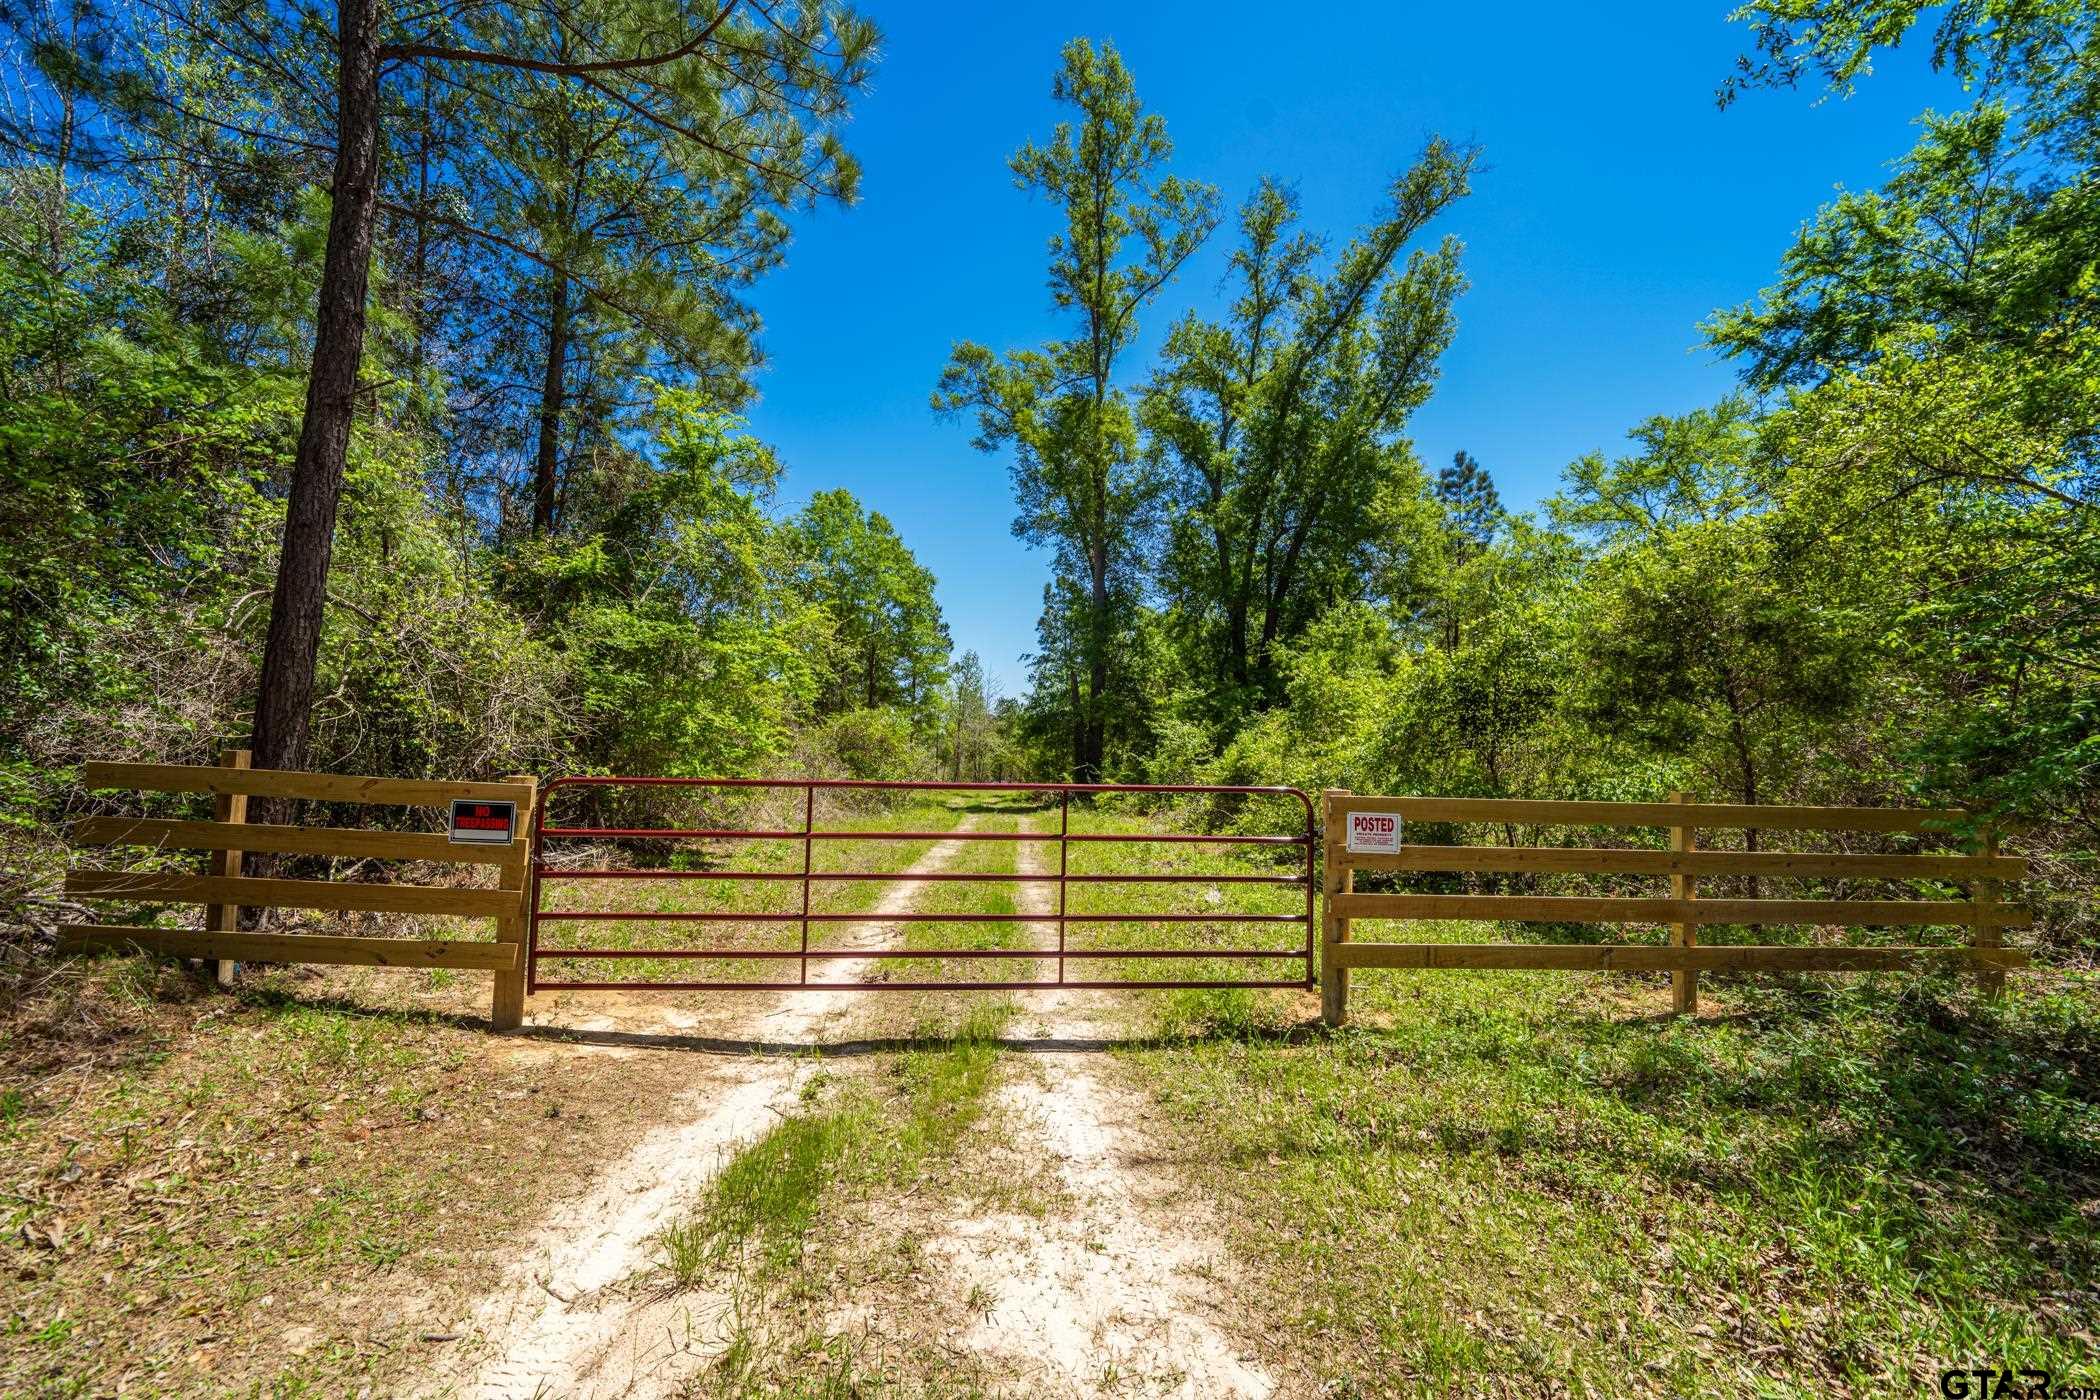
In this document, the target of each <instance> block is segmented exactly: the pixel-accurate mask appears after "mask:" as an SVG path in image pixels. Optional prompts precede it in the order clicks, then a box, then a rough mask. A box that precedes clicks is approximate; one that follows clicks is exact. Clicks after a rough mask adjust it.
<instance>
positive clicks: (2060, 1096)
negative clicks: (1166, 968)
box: [1133, 929, 2100, 1394]
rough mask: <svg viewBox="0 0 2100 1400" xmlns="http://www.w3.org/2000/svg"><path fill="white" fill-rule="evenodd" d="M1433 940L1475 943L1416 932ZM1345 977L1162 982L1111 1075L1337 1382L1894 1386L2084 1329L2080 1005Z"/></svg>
mask: <svg viewBox="0 0 2100 1400" xmlns="http://www.w3.org/2000/svg"><path fill="white" fill-rule="evenodd" d="M1451 932H1452V934H1453V936H1456V937H1477V934H1476V933H1474V932H1473V931H1471V930H1459V929H1454V930H1451ZM1712 983H1713V984H1714V985H1712V986H1711V987H1710V989H1709V990H1710V991H1711V993H1712V994H1711V996H1710V997H1709V1001H1710V1002H1711V1003H1712V1005H1711V1007H1710V1010H1709V1014H1707V1015H1705V1016H1702V1017H1699V1018H1697V1019H1691V1020H1681V1021H1679V1020H1669V1019H1665V1018H1662V1017H1660V1016H1658V1015H1656V1014H1655V1013H1656V1012H1657V1011H1658V1010H1659V1009H1660V1008H1661V1007H1662V1006H1664V1005H1665V1004H1666V1002H1665V1001H1664V1000H1662V998H1664V997H1666V993H1665V992H1662V991H1659V990H1656V989H1655V988H1647V989H1645V990H1643V989H1641V988H1640V987H1639V984H1627V983H1624V982H1618V983H1613V982H1607V981H1604V980H1602V979H1575V978H1565V977H1541V976H1535V975H1527V974H1523V973H1501V974H1494V973H1433V974H1415V975H1385V976H1380V975H1369V976H1363V975H1360V976H1359V978H1358V985H1357V989H1356V991H1355V992H1354V994H1353V996H1354V999H1355V1001H1356V1003H1357V1004H1358V1005H1359V1006H1361V1007H1362V1008H1364V1010H1363V1012H1362V1013H1361V1014H1360V1015H1359V1016H1358V1019H1357V1024H1356V1025H1355V1026H1354V1027H1352V1028H1351V1029H1350V1030H1348V1031H1346V1032H1343V1033H1340V1034H1337V1035H1333V1036H1324V1035H1312V1036H1309V1035H1308V1034H1307V1033H1306V1032H1305V1030H1304V1026H1303V1022H1302V1019H1301V1018H1302V1016H1303V1015H1304V1013H1305V1011H1306V1010H1307V1009H1308V1008H1306V1007H1304V1006H1301V1005H1297V1004H1295V1003H1294V1002H1290V1001H1281V1000H1278V1001H1270V1002H1266V1003H1255V1004H1254V1005H1253V1006H1252V1007H1250V1006H1248V1005H1246V1004H1244V1003H1241V1002H1239V1001H1237V999H1231V998H1215V997H1213V996H1211V995H1209V994H1191V995H1190V996H1189V997H1187V998H1177V999H1175V1000H1173V1001H1169V1002H1167V1003H1165V1004H1163V1005H1162V1007H1161V1008H1160V1010H1161V1013H1162V1014H1161V1016H1160V1019H1159V1030H1160V1032H1161V1037H1160V1040H1159V1041H1158V1042H1157V1043H1156V1044H1155V1045H1154V1046H1153V1047H1151V1048H1146V1049H1143V1050H1140V1051H1138V1052H1135V1054H1134V1056H1133V1059H1134V1062H1135V1063H1136V1065H1137V1066H1139V1067H1140V1069H1141V1070H1142V1071H1143V1073H1145V1074H1146V1075H1147V1076H1148V1077H1149V1079H1150V1081H1151V1083H1152V1085H1153V1089H1154V1092H1155V1093H1156V1094H1157V1096H1158V1097H1159V1099H1160V1100H1161V1101H1162V1102H1163V1103H1164V1104H1165V1105H1166V1106H1167V1107H1168V1108H1169V1110H1170V1111H1171V1112H1172V1113H1173V1114H1174V1115H1175V1116H1176V1117H1177V1118H1179V1119H1180V1120H1181V1121H1183V1122H1184V1123H1186V1124H1187V1125H1188V1126H1189V1129H1190V1131H1189V1132H1188V1133H1187V1135H1186V1141H1187V1142H1189V1143H1190V1144H1191V1147H1192V1152H1193V1156H1192V1165H1194V1166H1196V1167H1197V1168H1198V1169H1199V1170H1200V1171H1202V1172H1204V1173H1205V1174H1206V1175H1208V1176H1209V1178H1210V1179H1211V1180H1212V1182H1213V1183H1214V1184H1215V1186H1216V1189H1217V1191H1218V1192H1219V1193H1220V1194H1221V1195H1224V1196H1227V1197H1229V1198H1231V1199H1236V1200H1239V1201H1243V1202H1244V1203H1245V1206H1246V1210H1245V1213H1244V1216H1243V1218H1242V1220H1241V1229H1240V1231H1239V1238H1238V1241H1237V1243H1238V1245H1239V1247H1240V1249H1241V1250H1242V1251H1243V1253H1244V1254H1246V1255H1248V1256H1251V1257H1252V1258H1253V1259H1254V1260H1256V1261H1257V1267H1256V1268H1254V1269H1252V1270H1250V1271H1249V1272H1250V1274H1251V1275H1252V1276H1253V1277H1256V1278H1260V1279H1266V1280H1268V1281H1269V1287H1270V1289H1271V1291H1272V1292H1271V1297H1270V1298H1269V1299H1268V1300H1267V1303H1266V1306H1267V1308H1269V1309H1273V1310H1274V1311H1275V1312H1276V1313H1277V1314H1278V1315H1279V1316H1280V1317H1282V1318H1283V1319H1284V1320H1285V1321H1286V1323H1287V1324H1289V1325H1292V1326H1294V1327H1295V1328H1296V1329H1297V1330H1298V1332H1299V1333H1300V1334H1301V1335H1303V1336H1304V1337H1305V1338H1306V1339H1307V1341H1306V1345H1307V1351H1306V1355H1307V1356H1308V1357H1309V1358H1310V1359H1312V1360H1313V1361H1314V1364H1315V1365H1316V1366H1317V1367H1318V1368H1319V1370H1320V1371H1321V1373H1322V1374H1323V1375H1324V1376H1325V1378H1326V1379H1327V1381H1328V1382H1329V1383H1330V1384H1332V1385H1334V1386H1335V1387H1337V1388H1338V1389H1339V1390H1340V1391H1341V1392H1343V1393H1361V1394H1387V1393H1397V1392H1403V1391H1415V1390H1425V1389H1426V1390H1434V1391H1443V1390H1463V1389H1468V1388H1477V1387H1479V1386H1480V1385H1482V1384H1483V1383H1487V1382H1489V1381H1491V1380H1492V1383H1494V1384H1508V1385H1515V1386H1517V1387H1519V1388H1526V1389H1529V1388H1534V1387H1536V1388H1548V1387H1552V1386H1556V1385H1563V1384H1572V1385H1574V1386H1576V1387H1577V1388H1582V1387H1588V1388H1591V1389H1595V1390H1599V1391H1606V1392H1624V1391H1651V1392H1667V1393H1679V1394H1682V1393H1715V1392H1731V1391H1733V1392H1740V1391H1746V1390H1753V1389H1760V1388H1772V1387H1777V1388H1779V1389H1782V1390H1794V1389H1799V1390H1803V1391H1813V1390H1819V1389H1829V1388H1833V1387H1834V1388H1837V1389H1839V1390H1842V1391H1846V1392H1850V1393H1865V1394H1911V1393H1915V1392H1916V1388H1917V1387H1918V1386H1919V1385H1920V1384H1925V1385H1928V1386H1930V1385H1932V1384H1936V1378H1937V1376H1938V1373H1939V1371H1940V1369H1942V1368H1944V1367H1947V1366H1952V1365H1957V1364H1962V1363H1964V1362H1965V1361H1967V1360H1970V1359H1973V1358H1976V1357H1987V1358H1990V1359H1991V1360H1992V1362H1993V1364H1997V1365H2005V1366H2013V1367H2033V1368H2039V1369H2045V1370H2051V1371H2053V1372H2054V1373H2055V1374H2057V1375H2058V1376H2066V1375H2082V1374H2085V1371H2083V1370H2081V1368H2089V1367H2090V1366H2091V1365H2092V1358H2093V1356H2094V1354H2095V1350H2096V1345H2100V1344H2096V1332H2100V1289H2096V1285H2095V1282H2094V1280H2095V1279H2096V1278H2100V1216H2096V1214H2095V1213H2094V1212H2093V1211H2092V1210H2091V1207H2090V1203H2091V1202H2092V1201H2093V1200H2094V1199H2096V1198H2100V1078H2096V1075H2095V1071H2094V1066H2095V1064H2096V1063H2100V1060H2096V1059H2095V1057H2094V1056H2093V1054H2092V1050H2093V1048H2094V1043H2095V1037H2096V1032H2100V1022H2096V1020H2095V1017H2094V1004H2093V1002H2092V1001H2091V1000H2090V999H2089V998H2082V997H2073V996H2066V995H2059V994H2055V993H2051V992H2047V991H2038V990H2034V989H2029V988H2021V987H2018V986H2016V987H2015V989H2014V991H2013V993H2012V995H2011V996H2009V997H2008V998H2007V1000H2006V1001H2005V1002H2004V1003H2003V1004H2002V1005H1998V1006H1993V1005H1991V1004H1989V1003H1984V1002H1980V1001H1977V1000H1975V999H1973V995H1972V993H1971V991H1970V989H1969V988H1968V987H1967V986H1966V985H1962V984H1957V983H1954V982H1952V981H1932V980H1925V979H1909V978H1895V977H1871V978H1860V979H1855V980H1850V981H1845V982H1837V981H1827V980H1826V981H1820V982H1817V981H1811V980H1809V979H1801V980H1800V981H1799V982H1793V981H1788V980H1785V979H1756V980H1751V979H1744V980H1730V979H1724V978H1715V979H1712Z"/></svg>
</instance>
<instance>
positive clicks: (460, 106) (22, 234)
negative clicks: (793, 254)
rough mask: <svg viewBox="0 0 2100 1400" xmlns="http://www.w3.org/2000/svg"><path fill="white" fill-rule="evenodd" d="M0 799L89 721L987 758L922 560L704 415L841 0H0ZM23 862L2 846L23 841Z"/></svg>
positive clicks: (822, 99)
mask: <svg viewBox="0 0 2100 1400" xmlns="http://www.w3.org/2000/svg"><path fill="white" fill-rule="evenodd" d="M0 26H4V33H5V36H6V47H7V54H8V57H9V59H10V60H11V62H10V63H9V65H8V66H7V70H6V74H5V78H6V83H5V87H4V90H0V342H4V353H0V399H4V401H5V403H6V406H7V407H6V411H5V414H4V421H0V775H4V776H0V785H4V786H0V810H4V812H5V814H6V815H5V818H4V822H5V825H6V826H7V827H9V828H10V829H12V830H14V831H16V832H17V833H18V834H19V833H22V832H32V833H37V832H43V831H47V830H48V826H47V825H46V823H48V821H49V819H50V818H51V817H52V816H53V815H54V813H55V812H56V811H57V810H59V808H61V807H62V806H63V804H64V801H65V797H64V775H65V774H66V773H67V772H69V771H70V770H71V769H72V768H73V766H74V765H75V764H77V762H78V761H79V760H81V759H83V758H86V757H93V756H109V755H113V754H124V755H133V756H140V757H158V758H166V759H179V760H185V761H197V760H200V759H201V760H206V761H208V760H209V759H210V757H211V756H212V754H213V753H214V751H215V750H216V749H217V748H218V747H220V746H222V745H224V744H226V743H228V742H239V741H240V740H241V738H242V736H244V735H247V736H251V737H249V738H247V740H246V743H247V744H248V746H250V747H252V748H253V749H254V751H255V762H256V764H257V766H267V767H302V766H317V767H326V768H337V769H346V770H352V771H366V772H378V773H421V772H439V773H451V774H459V773H483V772H501V771H544V772H553V771H562V770H572V771H594V770H595V771H635V772H658V773H672V774H679V773H682V774H710V773H747V772H755V771H765V770H770V769H787V768H793V769H796V770H797V771H800V770H805V769H807V770H812V771H818V772H822V773H829V774H834V775H848V774H859V775H863V776H872V775H878V774H879V775H887V774H889V773H890V772H893V771H895V770H897V769H899V768H913V769H921V770H925V771H929V772H930V771H933V769H934V768H935V767H936V765H938V766H939V767H941V768H947V769H953V768H955V767H957V766H958V765H959V766H961V767H962V768H963V769H965V770H966V771H967V772H969V773H970V774H971V775H972V776H982V775H985V774H988V773H991V772H994V771H999V772H1004V771H1009V770H1010V769H1011V767H1012V765H1013V763H1014V762H1015V761H1016V760H1014V758H1013V756H1012V755H1011V754H1010V753H1008V752H1007V750H1006V749H1005V748H1004V747H1002V743H1001V741H1000V739H999V736H998V732H997V726H996V725H995V724H994V723H993V722H992V718H991V717H992V716H993V714H994V711H995V710H996V707H997V702H996V698H995V697H991V696H989V695H988V694H987V693H986V690H985V687H984V683H983V675H982V668H981V667H979V666H977V665H976V663H975V661H974V659H972V658H965V663H964V664H963V665H961V666H957V665H955V664H953V663H952V661H951V657H950V644H949V636H948V632H947V628H946V625H945V623H944V622H943V620H942V617H941V613H940V609H939V606H938V604H937V603H936V601H935V598H934V580H933V578H932V575H931V574H930V573H929V572H928V571H927V570H926V569H925V567H924V566H923V565H922V564H920V563H919V561H918V560H917V559H916V558H915V557H914V556H913V554H912V552H911V550H910V548H909V547H908V545H907V544H906V543H905V542H904V541H903V540H902V539H900V538H899V536H898V534H897V531H896V530H895V528H894V527H893V525H892V524H891V523H890V522H889V521H888V520H887V519H886V518H885V517H884V516H883V515H882V514H881V513H880V512H878V511H874V510H870V509H869V508H868V507H867V506H866V505H865V504H864V503H863V502H861V501H858V500H856V499H855V498H854V497H853V496H852V495H851V494H849V493H847V492H845V491H823V492H819V493H817V494H816V495H815V496H814V497H812V498H811V499H810V500H809V501H808V503H807V505H806V506H804V507H803V508H801V509H799V510H796V511H793V512H788V511H784V510H783V509H781V507H780V505H779V502H778V500H777V491H778V482H779V477H780V473H781V470H782V464H781V463H780V462H779V461H778V459H777V458H776V456H775V454H774V453H773V452H772V451H771V450H770V449H769V448H768V447H766V446H765V445H764V444H762V443H760V442H758V441H756V440H755V439H754V438H753V437H752V436H751V435H750V434H749V433H748V432H747V431H746V430H745V429H744V428H743V426H742V424H741V423H740V421H739V420H738V418H737V417H736V416H735V415H736V413H737V411H738V409H739V408H740V407H741V406H742V405H744V404H745V403H746V402H747V401H748V400H749V398H750V397H751V395H752V393H753V389H754V376H755V375H756V374H757V372H758V371H759V369H760V368H761V360H760V355H759V351H758V347H757V340H756V336H757V331H758V321H757V317H756V315H755V313H754V312H753V311H752V309H751V307H750V305H749V303H748V301H747V299H746V298H747V296H748V293H749V290H750V288H751V287H752V286H753V285H754V284H755V283H756V282H757V281H758V280H759V279H760V278H762V277H764V276H765V275H766V274H767V273H768V272H769V271H770V270H772V269H774V268H776V267H777V266H779V265H780V263H781V261H782V259H783V258H784V256H785V255H786V250H787V246H788V241H789V234H790V231H791V227H792V221H793V219H794V217H795V216H796V215H797V214H799V213H801V212H804V211H806V210H808V209H810V208H811V207H813V206H816V205H818V204H825V203H830V204H842V203H848V202H850V201H851V200H852V198H853V196H854V192H855V188H856V183H857V179H858V172H857V166H856V164H855V161H854V159H853V157H852V155H851V153H850V152H849V151H848V150H847V149H846V147H845V146H844V144H843V142H842V140H841V136H840V129H841V126H842V123H843V120H844V118H845V116H846V113H847V111H848V109H849V105H850V104H851V102H852V101H853V100H854V98H855V97H856V96H857V94H858V93H860V92H861V91H862V89H863V87H864V85H865V82H866V78H867V75H868V72H869V69H870V65H871V63H872V60H873V53H874V46H875V42H876V32H875V29H874V27H873V26H872V24H871V23H869V21H867V20H866V19H865V18H863V17H862V16H860V15H858V14H857V13H855V12H854V11H853V10H851V9H850V8H848V7H846V6H843V5H837V4H814V5H799V4H792V3H779V2H778V0H719V3H714V2H711V0H690V2H687V0H669V2H668V3H665V0H580V2H579V3H560V4H556V5H553V6H546V5H533V6H517V5H510V4H506V3H472V4H468V5H464V6H440V7H434V8H423V7H395V6H382V5H380V4H378V3H376V0H344V3H343V4H341V5H339V6H338V5H333V4H321V3H313V4H309V3H304V0H292V3H267V2H265V0H253V2H252V3H251V0H114V3H111V4H107V5H100V4H95V5H75V4H59V3H56V0H24V3H22V4H19V5H9V6H6V7H4V8H0ZM11 864H12V862H11Z"/></svg>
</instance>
